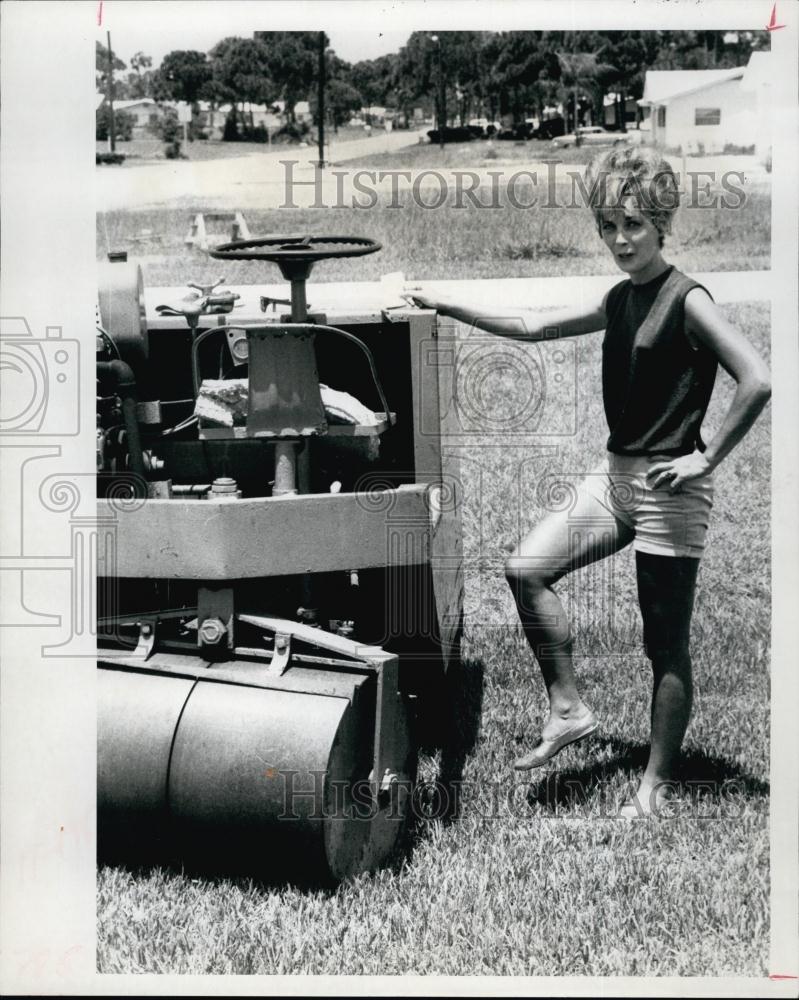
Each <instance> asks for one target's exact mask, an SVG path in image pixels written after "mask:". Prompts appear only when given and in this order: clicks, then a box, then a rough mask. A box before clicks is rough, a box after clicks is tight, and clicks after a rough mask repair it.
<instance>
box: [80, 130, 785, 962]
mask: <svg viewBox="0 0 799 1000" xmlns="http://www.w3.org/2000/svg"><path fill="white" fill-rule="evenodd" d="M497 145H499V144H497ZM511 145H512V144H511ZM188 218H189V211H188V210H183V209H181V210H170V211H167V212H158V213H146V212H134V213H124V212H115V213H109V214H108V215H106V216H104V217H102V218H100V219H98V256H99V257H100V258H103V257H104V256H105V253H106V251H107V249H111V248H117V247H122V248H125V247H127V248H128V249H133V247H136V246H139V247H140V246H142V244H141V243H138V244H137V243H132V242H130V238H131V237H134V236H136V235H137V234H140V233H141V230H142V229H144V228H148V229H151V230H152V232H153V234H159V235H161V236H162V239H163V242H162V243H161V244H160V245H159V244H153V245H152V247H151V248H150V249H149V250H148V251H147V252H148V254H149V255H150V256H148V257H147V258H146V259H145V261H144V264H145V281H146V283H147V284H149V285H153V284H180V283H183V282H185V281H186V280H198V279H199V278H202V277H204V276H211V275H215V274H218V273H220V272H219V264H218V262H215V261H209V260H208V259H206V258H205V257H204V256H202V255H200V254H194V255H190V254H188V253H187V252H185V251H184V248H183V245H182V240H183V237H184V236H185V232H186V228H187V225H188ZM445 220H446V222H447V224H446V225H444V224H443V223H444V221H445ZM248 222H249V223H250V229H251V231H252V232H253V233H256V232H275V231H297V230H300V229H304V228H305V227H308V231H312V232H324V231H325V230H328V231H333V232H335V231H338V232H347V231H349V232H353V233H358V234H362V235H368V236H374V237H375V238H377V239H380V240H381V242H383V243H384V250H383V252H382V253H381V254H375V255H373V256H371V257H366V258H364V259H362V260H359V261H357V262H346V261H338V262H336V261H334V262H329V263H326V264H322V265H320V266H319V267H318V268H317V270H316V271H315V272H314V279H315V280H322V281H323V280H345V279H347V278H350V279H356V278H357V279H358V280H364V279H368V278H377V277H378V276H379V275H380V274H382V273H385V272H387V271H391V270H399V269H404V270H405V272H406V274H407V275H408V276H409V277H413V278H417V279H419V278H421V279H423V278H425V277H428V278H431V279H433V278H465V277H470V276H471V277H498V276H504V277H507V276H513V275H538V274H541V275H546V274H575V275H577V274H581V273H582V274H589V273H599V272H603V273H604V272H607V273H611V272H612V271H613V270H614V268H613V265H612V262H610V261H609V260H608V259H607V258H606V256H604V255H603V253H606V252H605V251H603V248H602V247H601V245H599V241H598V238H597V237H596V235H595V234H594V233H593V232H592V229H591V225H590V219H589V218H587V216H586V213H585V212H584V211H574V210H569V209H561V210H555V209H552V210H549V212H548V213H547V212H543V211H542V212H530V213H525V212H518V211H516V212H515V211H511V210H508V211H503V210H497V211H490V212H480V211H474V212H469V211H468V210H463V211H460V212H457V211H456V212H448V213H447V215H446V216H442V215H441V213H440V212H435V211H425V210H424V209H420V208H418V207H413V206H410V207H406V209H405V210H404V211H401V212H395V211H392V210H390V209H388V208H385V207H384V208H383V210H382V211H377V210H375V211H371V212H368V211H361V212H359V211H358V210H355V209H353V210H350V209H341V210H334V209H329V210H317V211H313V210H311V211H307V212H301V211H296V212H294V213H288V214H287V213H286V212H285V211H282V212H281V211H274V212H264V213H261V214H258V213H254V214H253V217H252V218H249V217H248ZM769 243H770V237H769V199H768V196H767V195H765V194H763V195H753V196H752V197H751V198H750V199H749V200H748V202H747V204H746V205H745V206H744V208H743V209H742V210H741V211H738V212H726V213H724V212H710V211H704V212H702V211H699V212H693V213H692V212H685V213H684V215H683V218H682V219H681V220H680V221H679V223H678V226H677V228H676V231H675V233H674V235H673V236H672V238H671V239H670V241H669V243H668V244H667V258H668V259H669V260H670V261H673V262H674V263H675V264H677V266H679V267H681V268H683V269H684V270H688V271H689V272H690V271H692V270H694V271H696V270H713V269H719V270H721V269H727V270H738V269H745V268H755V269H757V268H767V267H768V266H769ZM145 246H146V244H145ZM226 272H227V273H226V278H227V280H228V281H230V282H232V283H233V282H257V281H269V282H273V281H275V280H276V279H277V271H276V269H273V268H262V267H259V266H258V265H255V264H247V263H243V264H238V265H231V266H230V267H229V268H227V269H226ZM576 287H577V286H576ZM754 297H756V294H753V298H754ZM723 309H724V312H725V314H726V315H727V316H728V318H729V319H730V320H731V321H732V322H733V323H735V324H736V325H737V326H738V327H739V328H740V329H741V330H743V331H744V332H745V334H746V335H747V337H749V338H750V339H751V341H752V342H753V344H754V345H755V346H756V348H757V349H758V350H759V351H760V352H762V354H763V355H764V356H765V357H768V355H769V346H770V317H769V315H768V307H767V306H764V305H762V304H760V303H755V302H752V303H743V304H738V305H730V306H725V307H723ZM600 342H601V336H600V335H590V336H588V337H584V338H579V339H577V340H575V341H572V342H571V343H572V344H573V345H574V357H575V362H574V363H575V379H576V387H577V391H576V402H575V399H574V398H573V397H568V396H567V394H565V393H561V394H558V392H557V391H552V392H549V394H548V396H547V401H546V406H547V407H548V408H549V410H548V416H547V426H548V427H549V429H550V430H552V431H553V432H555V431H558V430H561V431H563V432H564V434H561V435H559V436H558V435H556V434H553V436H552V437H541V438H540V445H541V448H540V449H539V448H538V447H537V446H536V447H530V446H526V447H521V446H519V444H517V443H514V440H513V438H512V437H508V438H507V439H504V440H501V441H498V440H497V439H493V440H485V441H482V440H480V439H475V441H474V442H473V444H472V445H471V446H470V447H469V448H468V449H460V459H461V476H462V478H463V483H464V491H465V493H464V508H463V512H462V519H463V528H464V560H465V571H466V584H467V589H466V616H467V619H466V631H465V637H464V665H463V668H462V671H461V676H460V680H461V681H462V684H461V686H460V689H459V690H460V694H459V698H460V701H459V702H458V704H459V706H460V707H461V709H462V712H463V718H464V720H468V719H476V720H479V728H477V729H476V731H475V732H474V733H473V734H471V735H472V737H473V738H472V739H471V740H469V739H466V737H465V738H464V746H463V753H464V763H463V769H462V775H461V777H462V781H463V784H462V786H461V810H460V816H459V817H458V819H457V820H456V821H455V822H452V823H448V822H445V821H444V820H443V819H441V818H440V817H438V816H436V815H435V813H434V811H432V812H428V813H426V814H425V815H422V816H420V817H419V819H418V822H417V824H416V826H415V829H414V832H413V838H412V844H411V849H410V851H409V853H408V856H407V858H406V859H405V860H404V861H403V862H402V863H400V864H398V866H397V867H395V868H393V869H390V870H385V871H382V872H380V873H379V874H378V875H376V876H373V877H366V876H364V877H361V878H358V879H355V880H353V881H352V882H350V883H347V884H345V885H343V886H341V887H339V888H338V889H337V890H335V891H318V890H317V891H310V890H307V889H300V888H298V887H294V886H285V885H283V886H268V885H263V884H259V883H257V882H253V881H249V880H227V879H211V878H197V877H187V876H184V875H182V874H181V873H179V872H175V871H168V870H161V869H158V870H146V871H127V870H124V869H116V868H103V869H101V870H100V871H99V873H98V889H97V914H98V970H99V971H100V972H102V973H117V972H170V973H236V974H249V973H267V974H279V973H316V974H322V973H325V974H375V975H377V974H401V973H405V974H451V975H488V974H495V975H496V974H500V975H536V976H541V975H586V976H588V975H591V976H601V975H662V976H667V975H682V976H719V975H729V976H762V975H764V974H765V973H766V971H767V965H766V963H767V957H768V951H769V923H768V919H769V917H768V900H769V869H768V860H769V855H768V843H769V838H768V813H769V787H768V767H769V730H768V719H769V639H770V566H769V555H770V523H769V518H770V425H769V421H770V416H769V411H768V410H767V411H766V413H765V414H764V415H763V416H762V417H761V419H760V421H759V422H758V423H757V424H756V426H755V427H754V428H753V430H752V431H751V432H750V434H749V435H748V436H747V437H746V438H745V440H744V441H743V442H742V443H741V444H740V445H739V446H738V447H737V448H736V450H735V451H734V452H733V453H732V455H731V456H729V457H728V458H727V460H726V461H725V462H724V463H723V464H722V465H721V466H720V467H719V469H718V470H717V472H716V475H715V482H716V503H715V508H714V512H713V517H712V520H711V530H710V535H709V546H708V550H707V553H706V555H705V558H704V559H703V563H702V567H701V570H700V575H699V586H698V593H697V601H696V611H695V616H694V627H693V653H694V669H695V688H696V689H695V705H694V714H693V718H692V722H691V725H690V728H689V730H688V734H687V737H686V742H685V754H684V764H683V770H682V774H681V778H682V779H683V781H684V782H686V784H684V786H683V790H682V794H681V796H680V798H679V800H678V803H677V808H676V815H675V816H674V818H671V819H665V818H664V819H661V820H658V821H651V822H640V823H633V824H625V823H623V822H622V821H620V820H618V819H615V818H614V816H613V814H614V812H615V809H616V806H617V804H618V802H619V801H620V800H621V799H623V798H625V797H626V796H627V795H628V794H629V793H630V791H632V789H633V788H634V784H633V783H634V782H635V780H636V777H637V775H638V774H639V773H640V771H641V769H642V768H643V765H644V762H645V757H646V751H647V741H648V728H649V718H648V715H649V699H650V677H649V667H648V663H647V661H646V660H645V658H644V656H643V652H642V649H641V642H640V631H641V626H640V616H639V612H638V609H637V602H636V596H635V593H636V592H635V577H634V561H633V556H632V553H631V552H630V551H629V550H625V551H623V552H622V553H619V554H617V555H616V556H614V557H612V559H609V560H606V561H605V562H603V563H600V564H595V565H594V566H593V567H588V568H586V569H584V570H581V571H579V572H577V573H575V574H572V575H571V576H570V577H568V578H567V579H566V580H564V581H563V582H562V583H561V584H560V585H559V591H560V593H561V595H562V598H563V600H564V604H565V605H566V609H567V611H568V613H569V615H570V618H571V621H572V623H573V627H574V632H575V643H576V648H575V655H576V667H577V671H578V676H579V678H580V682H581V685H582V689H583V694H584V697H585V699H586V701H587V703H588V704H589V705H591V706H592V708H593V709H594V711H595V712H596V714H597V716H598V717H599V719H600V726H601V728H600V731H599V733H598V735H597V736H596V737H593V738H592V739H590V740H587V741H585V742H584V743H583V744H580V745H578V746H576V747H571V748H567V749H566V750H564V751H563V752H562V753H561V754H560V755H559V757H558V758H557V760H556V762H555V763H554V764H553V765H552V766H550V767H548V768H544V769H542V770H541V771H538V772H532V773H531V777H532V780H531V781H527V782H522V781H521V780H520V779H519V778H517V777H514V775H513V772H512V771H511V770H510V764H511V761H512V759H513V758H514V757H515V756H517V755H518V754H519V753H520V752H522V751H523V750H524V749H526V748H528V747H529V746H530V745H531V743H532V741H534V740H535V738H536V735H537V733H538V731H539V728H540V725H541V723H542V721H543V717H544V711H545V696H544V689H543V684H542V682H541V680H540V677H539V675H538V672H537V667H536V666H535V663H534V660H533V657H532V654H531V652H530V650H529V647H528V646H527V644H526V642H525V640H524V637H523V634H522V632H521V629H520V626H519V624H518V619H517V617H516V614H515V610H514V607H513V603H512V599H511V595H510V592H509V590H508V589H507V586H506V584H505V582H504V579H503V574H502V565H503V561H504V558H505V555H506V553H507V552H508V551H509V550H510V549H511V548H512V547H513V546H514V545H515V543H516V542H517V540H518V538H519V535H520V533H522V532H525V531H527V530H529V528H530V527H531V526H532V525H534V524H535V523H536V522H537V521H538V520H539V519H540V517H541V516H542V514H543V507H542V500H543V499H546V498H545V497H544V496H543V494H542V492H541V491H540V490H539V489H538V488H537V487H538V485H539V483H540V482H541V480H542V479H544V478H545V477H548V476H552V475H555V476H558V477H559V478H560V479H562V480H565V481H566V482H568V481H569V480H570V478H571V477H576V476H579V475H580V474H581V473H583V472H585V471H587V470H589V469H590V468H592V467H593V466H594V465H595V464H596V462H597V461H598V460H599V457H600V455H601V453H602V451H603V449H604V444H605V436H606V431H605V420H604V415H603V412H602V402H601V384H600V367H599V366H600ZM558 346H559V345H551V344H546V345H541V352H542V353H541V359H542V363H543V364H544V365H545V366H546V365H547V364H548V363H549V362H551V361H553V355H552V351H554V350H557V347H558ZM514 349H518V350H531V349H532V348H530V347H527V348H525V347H520V346H518V345H514ZM505 371H506V374H505V375H504V377H503V378H497V379H496V380H493V381H492V380H489V381H488V382H487V383H486V384H485V385H484V386H483V387H482V388H483V400H484V402H485V405H486V407H487V408H489V409H491V408H495V412H496V413H497V414H501V413H503V408H505V407H507V405H508V400H509V399H510V400H512V399H513V398H514V394H516V393H518V392H519V391H520V386H519V385H518V384H517V383H516V381H515V380H514V376H513V375H512V374H510V373H508V372H507V370H505ZM732 387H733V383H732V382H731V380H730V379H729V378H728V377H727V376H726V375H725V374H724V373H723V372H721V373H720V374H719V378H718V382H717V386H716V391H715V393H714V398H713V401H712V403H711V409H710V411H709V413H708V417H707V420H706V424H705V428H706V430H707V431H708V433H709V434H712V432H713V429H714V428H717V427H718V426H719V423H720V419H721V416H722V414H723V412H724V410H725V407H726V406H727V405H728V404H729V401H730V398H731V393H732ZM521 388H522V389H523V387H521ZM553 388H554V383H553ZM575 407H576V410H575ZM481 444H486V445H490V447H480V445H481ZM466 728H467V729H468V726H467V727H466ZM441 763H442V762H441V759H440V756H439V755H435V756H424V757H423V758H422V761H421V766H420V778H421V780H422V782H432V781H433V780H434V779H435V778H436V776H437V775H439V773H440V767H441ZM687 782H693V783H694V784H692V785H691V784H687ZM697 783H700V784H697Z"/></svg>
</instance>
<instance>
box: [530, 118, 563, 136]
mask: <svg viewBox="0 0 799 1000" xmlns="http://www.w3.org/2000/svg"><path fill="white" fill-rule="evenodd" d="M565 131H566V123H565V122H564V121H563V118H562V117H561V116H560V115H555V116H554V117H552V118H544V119H543V120H542V121H540V122H539V123H538V125H537V127H536V128H535V129H534V130H533V138H534V139H544V140H547V139H554V138H555V137H556V136H559V135H563V133H564V132H565Z"/></svg>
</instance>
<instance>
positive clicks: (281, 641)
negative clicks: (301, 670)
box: [266, 632, 291, 677]
mask: <svg viewBox="0 0 799 1000" xmlns="http://www.w3.org/2000/svg"><path fill="white" fill-rule="evenodd" d="M290 659H291V636H290V635H289V634H288V633H287V632H275V651H274V653H273V654H272V662H271V663H270V664H269V667H268V669H267V671H266V672H267V673H268V674H269V676H270V677H282V676H283V674H285V672H286V671H287V670H288V666H289V660H290Z"/></svg>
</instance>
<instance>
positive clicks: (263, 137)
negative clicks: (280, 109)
mask: <svg viewBox="0 0 799 1000" xmlns="http://www.w3.org/2000/svg"><path fill="white" fill-rule="evenodd" d="M240 139H241V140H242V141H243V142H269V133H268V132H267V130H266V127H265V126H264V125H255V126H250V125H245V126H244V127H243V128H242V130H241V135H240Z"/></svg>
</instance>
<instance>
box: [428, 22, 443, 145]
mask: <svg viewBox="0 0 799 1000" xmlns="http://www.w3.org/2000/svg"><path fill="white" fill-rule="evenodd" d="M431 41H433V42H435V43H436V56H437V61H438V101H437V102H436V103H437V104H438V145H439V148H440V149H441V152H442V153H443V152H444V129H445V128H446V125H447V108H446V100H447V95H446V90H445V88H444V65H443V58H442V54H441V38H440V37H439V36H438V35H433V36H431Z"/></svg>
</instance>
